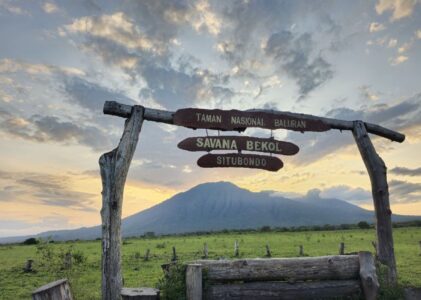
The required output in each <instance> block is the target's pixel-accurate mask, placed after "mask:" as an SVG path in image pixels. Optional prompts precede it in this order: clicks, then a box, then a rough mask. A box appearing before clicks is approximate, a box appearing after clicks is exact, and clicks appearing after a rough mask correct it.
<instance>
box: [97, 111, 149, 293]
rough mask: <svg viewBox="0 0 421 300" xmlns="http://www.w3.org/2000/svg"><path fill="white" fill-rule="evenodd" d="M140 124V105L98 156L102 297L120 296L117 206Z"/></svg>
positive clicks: (120, 202)
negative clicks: (116, 142)
mask: <svg viewBox="0 0 421 300" xmlns="http://www.w3.org/2000/svg"><path fill="white" fill-rule="evenodd" d="M142 123H143V107H141V106H133V107H131V113H130V118H129V119H127V120H126V123H125V126H124V132H123V136H122V137H121V140H120V143H119V145H118V147H117V148H115V149H114V150H112V151H111V152H107V153H105V154H103V155H102V156H101V157H100V159H99V166H100V170H101V178H102V209H101V218H102V299H103V300H118V299H120V298H121V295H120V291H121V288H122V276H121V209H122V202H123V192H124V184H125V182H126V177H127V173H128V171H129V167H130V162H131V160H132V158H133V154H134V151H135V149H136V145H137V141H138V138H139V133H140V130H141V128H142Z"/></svg>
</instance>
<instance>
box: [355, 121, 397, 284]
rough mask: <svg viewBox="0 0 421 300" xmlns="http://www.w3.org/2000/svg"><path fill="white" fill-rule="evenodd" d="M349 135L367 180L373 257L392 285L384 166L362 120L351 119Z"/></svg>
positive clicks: (392, 258) (393, 268)
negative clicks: (372, 217)
mask: <svg viewBox="0 0 421 300" xmlns="http://www.w3.org/2000/svg"><path fill="white" fill-rule="evenodd" d="M353 135H354V139H355V141H356V143H357V146H358V150H359V151H360V154H361V157H362V159H363V161H364V164H365V166H366V168H367V172H368V175H369V176H370V181H371V193H372V195H373V202H374V209H375V216H376V232H377V258H378V260H379V261H380V262H381V263H382V264H384V265H386V266H387V267H388V280H389V282H390V283H391V284H396V282H397V271H396V261H395V251H394V249H393V235H392V219H391V218H392V211H391V209H390V204H389V187H388V184H387V177H386V172H387V169H386V165H385V163H384V161H383V160H382V159H381V157H380V156H379V155H378V154H377V152H376V150H375V149H374V146H373V144H372V142H371V140H370V137H369V136H368V133H367V130H366V127H365V125H364V123H363V122H362V121H355V122H354V130H353Z"/></svg>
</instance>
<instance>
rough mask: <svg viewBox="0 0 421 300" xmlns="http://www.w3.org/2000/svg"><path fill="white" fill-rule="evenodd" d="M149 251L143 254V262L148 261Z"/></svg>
mask: <svg viewBox="0 0 421 300" xmlns="http://www.w3.org/2000/svg"><path fill="white" fill-rule="evenodd" d="M150 252H151V251H150V250H149V249H146V253H145V257H144V259H143V260H144V261H148V260H149V253H150Z"/></svg>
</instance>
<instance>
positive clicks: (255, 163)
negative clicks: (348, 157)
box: [216, 155, 267, 167]
mask: <svg viewBox="0 0 421 300" xmlns="http://www.w3.org/2000/svg"><path fill="white" fill-rule="evenodd" d="M216 164H217V165H218V166H228V167H229V166H239V167H241V166H244V167H266V165H267V160H266V158H264V157H241V156H233V157H230V156H219V155H218V156H217V157H216Z"/></svg>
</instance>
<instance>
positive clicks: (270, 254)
mask: <svg viewBox="0 0 421 300" xmlns="http://www.w3.org/2000/svg"><path fill="white" fill-rule="evenodd" d="M266 257H272V253H271V252H270V248H269V244H266Z"/></svg>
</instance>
